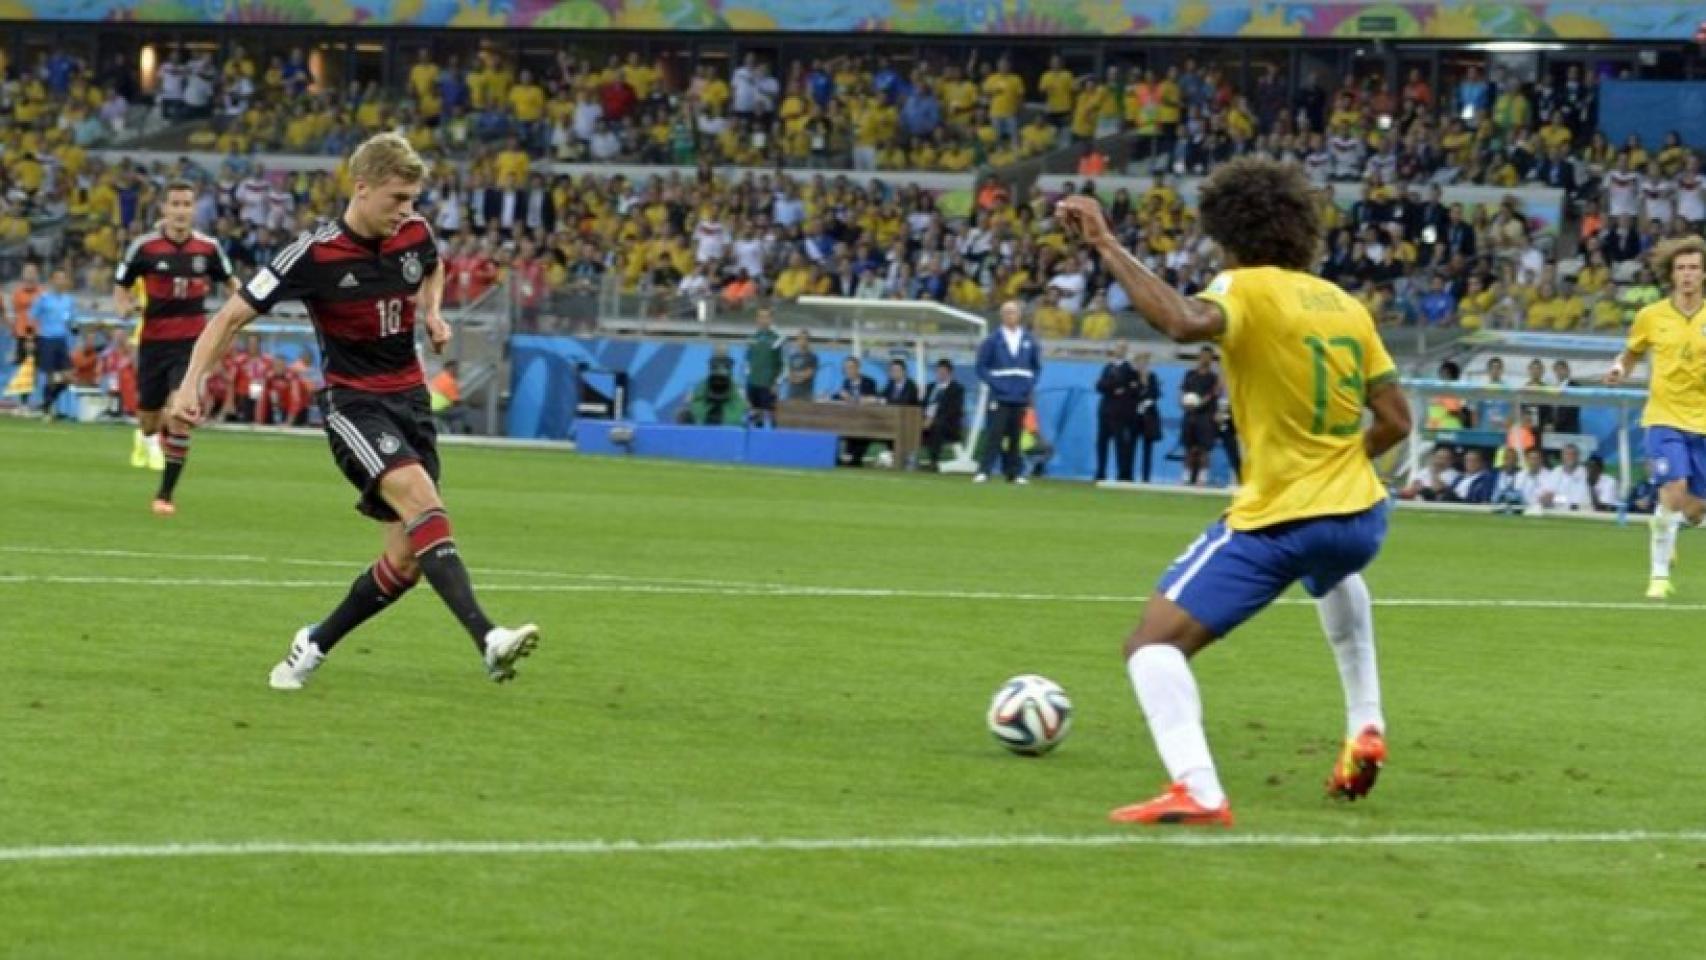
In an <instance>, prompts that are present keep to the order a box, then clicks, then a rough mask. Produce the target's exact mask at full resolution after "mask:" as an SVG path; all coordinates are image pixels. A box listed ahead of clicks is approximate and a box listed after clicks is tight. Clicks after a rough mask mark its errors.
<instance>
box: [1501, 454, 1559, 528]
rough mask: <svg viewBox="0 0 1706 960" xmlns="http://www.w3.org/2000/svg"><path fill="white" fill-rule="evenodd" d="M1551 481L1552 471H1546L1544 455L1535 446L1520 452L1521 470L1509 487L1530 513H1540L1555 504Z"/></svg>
mask: <svg viewBox="0 0 1706 960" xmlns="http://www.w3.org/2000/svg"><path fill="white" fill-rule="evenodd" d="M1552 480H1553V474H1552V471H1550V470H1548V469H1546V454H1545V453H1543V452H1542V451H1541V449H1540V448H1539V447H1537V446H1536V447H1529V448H1528V449H1527V450H1524V451H1523V452H1522V470H1521V471H1520V472H1519V473H1518V474H1517V475H1516V479H1515V480H1514V481H1512V484H1511V486H1512V488H1513V489H1515V491H1516V494H1517V496H1518V497H1520V498H1521V500H1522V505H1523V506H1524V507H1525V508H1527V509H1528V511H1529V512H1530V513H1540V512H1541V511H1543V510H1546V509H1549V508H1551V507H1552V505H1553V504H1554V502H1556V494H1555V492H1554V490H1553V487H1552Z"/></svg>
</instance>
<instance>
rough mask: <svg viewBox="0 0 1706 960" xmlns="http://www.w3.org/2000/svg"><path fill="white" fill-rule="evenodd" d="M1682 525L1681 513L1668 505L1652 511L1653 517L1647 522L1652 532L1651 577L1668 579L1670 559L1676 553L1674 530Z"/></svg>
mask: <svg viewBox="0 0 1706 960" xmlns="http://www.w3.org/2000/svg"><path fill="white" fill-rule="evenodd" d="M1681 525H1682V515H1681V514H1679V513H1677V512H1676V511H1674V510H1672V509H1670V508H1669V507H1665V506H1660V507H1658V508H1657V509H1655V510H1654V511H1653V519H1652V520H1651V521H1650V522H1649V523H1648V524H1647V529H1648V530H1649V531H1651V533H1652V544H1651V550H1650V551H1649V553H1650V556H1651V557H1652V561H1653V579H1654V580H1668V579H1670V561H1671V557H1672V556H1674V555H1675V553H1676V531H1677V528H1678V527H1680V526H1681Z"/></svg>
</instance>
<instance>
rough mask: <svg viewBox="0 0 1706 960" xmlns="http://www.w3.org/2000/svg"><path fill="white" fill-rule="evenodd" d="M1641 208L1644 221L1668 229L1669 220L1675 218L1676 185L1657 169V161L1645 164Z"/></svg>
mask: <svg viewBox="0 0 1706 960" xmlns="http://www.w3.org/2000/svg"><path fill="white" fill-rule="evenodd" d="M1641 206H1642V216H1643V218H1644V219H1647V220H1657V221H1658V222H1659V225H1660V226H1663V227H1665V228H1666V229H1669V228H1670V221H1671V218H1672V217H1674V216H1676V184H1675V183H1673V182H1672V181H1671V179H1670V178H1669V177H1666V176H1665V175H1664V173H1663V171H1661V170H1660V169H1659V162H1658V161H1657V160H1654V161H1653V162H1652V163H1649V164H1647V175H1646V176H1645V177H1642V178H1641Z"/></svg>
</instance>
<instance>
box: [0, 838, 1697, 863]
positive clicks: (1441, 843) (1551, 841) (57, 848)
mask: <svg viewBox="0 0 1706 960" xmlns="http://www.w3.org/2000/svg"><path fill="white" fill-rule="evenodd" d="M1639 843H1686V844H1696V843H1706V830H1623V831H1617V832H1603V833H1595V832H1584V833H1564V832H1554V833H1370V834H1307V833H1223V832H1212V833H1210V832H1185V833H1152V832H1146V833H1108V834H1095V835H1080V836H1072V835H1064V836H1050V835H1046V834H1041V835H1036V834H1033V835H1020V836H983V837H821V838H819V837H777V838H761V837H745V838H730V839H681V840H374V841H359V840H358V841H340V840H307V841H295V840H246V841H238V842H234V843H98V844H66V845H42V846H24V847H0V862H5V863H23V862H40V861H60V860H123V859H135V860H165V859H175V858H183V857H289V856H308V857H455V856H487V857H489V856H556V857H565V856H567V857H595V856H607V855H611V854H629V855H634V854H682V853H774V852H788V853H835V852H870V851H875V852H893V851H908V850H1003V849H1012V848H1023V847H1030V848H1044V849H1049V848H1082V847H1393V846H1396V847H1432V846H1438V847H1469V846H1558V845H1614V844H1639Z"/></svg>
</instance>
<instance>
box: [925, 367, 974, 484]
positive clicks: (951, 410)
mask: <svg viewBox="0 0 1706 960" xmlns="http://www.w3.org/2000/svg"><path fill="white" fill-rule="evenodd" d="M965 422H966V388H965V387H962V386H960V382H959V381H958V380H956V379H954V362H953V361H952V360H949V359H947V358H943V359H941V360H938V361H936V379H935V380H934V381H933V382H932V383H931V384H930V386H929V387H927V388H926V389H925V391H924V450H925V453H926V454H928V455H929V457H930V466H931V467H940V466H941V464H942V448H943V447H944V446H947V445H948V444H950V443H958V442H959V441H960V439H961V436H962V434H963V433H964V431H965Z"/></svg>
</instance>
